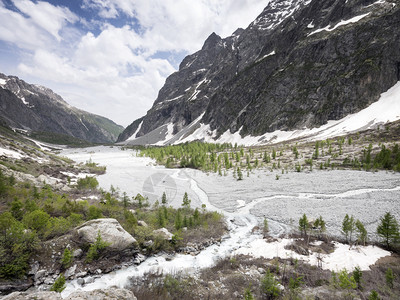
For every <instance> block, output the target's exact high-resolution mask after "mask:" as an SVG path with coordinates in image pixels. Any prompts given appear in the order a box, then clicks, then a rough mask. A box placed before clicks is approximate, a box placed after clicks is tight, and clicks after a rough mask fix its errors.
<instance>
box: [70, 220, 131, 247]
mask: <svg viewBox="0 0 400 300" xmlns="http://www.w3.org/2000/svg"><path fill="white" fill-rule="evenodd" d="M98 233H100V235H101V238H102V239H103V241H105V242H106V243H109V246H108V247H107V248H108V249H110V250H113V251H122V250H124V249H127V248H129V247H132V246H133V245H134V244H135V243H136V240H135V239H134V237H133V236H131V235H130V234H129V233H128V232H127V231H125V229H123V228H122V226H121V225H120V224H119V223H118V221H117V220H115V219H111V218H108V219H96V220H91V221H88V222H85V223H83V224H82V225H81V226H79V227H77V228H76V229H75V235H76V236H77V237H78V239H79V241H80V242H81V243H82V244H85V243H86V244H88V243H89V244H92V243H95V242H96V239H97V236H98Z"/></svg>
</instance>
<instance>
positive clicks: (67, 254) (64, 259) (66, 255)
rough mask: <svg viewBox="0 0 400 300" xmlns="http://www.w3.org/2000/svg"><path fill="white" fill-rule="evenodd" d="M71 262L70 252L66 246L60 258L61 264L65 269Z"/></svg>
mask: <svg viewBox="0 0 400 300" xmlns="http://www.w3.org/2000/svg"><path fill="white" fill-rule="evenodd" d="M71 263H72V253H71V250H69V249H68V248H65V250H64V253H63V256H62V258H61V264H62V265H63V267H64V268H65V269H66V268H68V267H69V266H70V265H71Z"/></svg>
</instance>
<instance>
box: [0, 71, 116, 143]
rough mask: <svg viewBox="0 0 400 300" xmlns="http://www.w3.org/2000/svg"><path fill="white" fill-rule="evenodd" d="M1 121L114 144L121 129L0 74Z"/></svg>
mask: <svg viewBox="0 0 400 300" xmlns="http://www.w3.org/2000/svg"><path fill="white" fill-rule="evenodd" d="M0 121H2V123H3V124H4V125H8V126H9V127H12V128H18V129H22V130H25V131H29V132H40V134H41V135H43V134H44V133H49V134H50V135H51V134H60V135H68V136H72V137H74V138H78V139H81V140H86V141H89V142H94V143H110V142H115V140H116V139H117V137H118V135H119V134H120V133H121V132H122V130H123V127H122V126H119V125H117V124H115V123H114V122H113V121H111V120H109V119H107V118H104V117H101V116H98V115H94V114H91V113H88V112H85V111H82V110H79V109H77V108H75V107H72V106H70V105H69V104H68V103H67V102H65V101H64V100H63V99H62V97H61V96H59V95H57V94H56V93H54V92H53V91H52V90H50V89H48V88H46V87H43V86H38V85H32V84H28V83H26V82H25V81H23V80H21V79H19V78H18V77H15V76H6V75H4V74H0Z"/></svg>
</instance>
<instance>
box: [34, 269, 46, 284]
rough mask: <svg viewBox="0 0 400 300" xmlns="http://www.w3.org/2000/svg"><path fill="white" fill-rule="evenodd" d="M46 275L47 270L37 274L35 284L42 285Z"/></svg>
mask: <svg viewBox="0 0 400 300" xmlns="http://www.w3.org/2000/svg"><path fill="white" fill-rule="evenodd" d="M45 275H46V270H39V271H37V272H36V274H35V282H36V283H42V282H43V280H44V277H45Z"/></svg>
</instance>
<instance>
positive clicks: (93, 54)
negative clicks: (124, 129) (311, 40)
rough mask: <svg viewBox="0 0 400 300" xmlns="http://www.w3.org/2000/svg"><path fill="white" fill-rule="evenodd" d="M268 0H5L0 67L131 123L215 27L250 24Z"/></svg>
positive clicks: (223, 30)
mask: <svg viewBox="0 0 400 300" xmlns="http://www.w3.org/2000/svg"><path fill="white" fill-rule="evenodd" d="M268 2H269V0H49V1H36V0H0V20H1V21H0V72H1V73H5V74H6V75H16V76H18V77H20V78H21V79H24V80H25V81H27V82H29V83H37V84H41V85H44V86H47V87H49V88H51V89H53V91H55V92H56V93H58V94H60V95H61V96H62V97H63V98H64V99H65V100H66V101H67V102H68V103H70V104H71V105H73V106H75V107H78V108H80V109H84V110H86V111H89V112H92V113H96V114H99V115H102V116H105V117H108V118H110V119H112V120H114V121H115V122H117V123H118V124H121V125H123V126H127V125H129V124H130V123H131V122H132V121H134V120H135V119H137V118H139V117H141V116H143V115H144V114H145V113H146V111H147V110H148V109H150V107H151V106H152V103H153V102H154V100H155V99H156V97H157V94H158V91H159V89H160V88H161V87H162V85H163V84H164V82H165V78H166V77H167V76H168V75H170V74H171V73H173V72H175V71H176V70H177V69H178V66H179V63H180V62H181V61H182V59H183V58H184V57H185V56H186V55H187V54H190V53H193V52H195V51H197V50H199V49H200V48H201V46H202V44H203V42H204V40H205V39H206V38H207V37H208V36H209V35H210V34H211V33H212V32H216V33H217V34H219V35H220V36H222V37H226V36H229V35H231V34H232V33H233V32H234V31H235V30H236V29H237V28H238V27H243V28H245V27H247V26H248V24H249V23H250V22H252V21H253V20H254V19H255V18H256V17H257V15H259V14H260V13H261V12H262V10H263V8H264V7H265V6H266V5H267V4H268Z"/></svg>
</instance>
